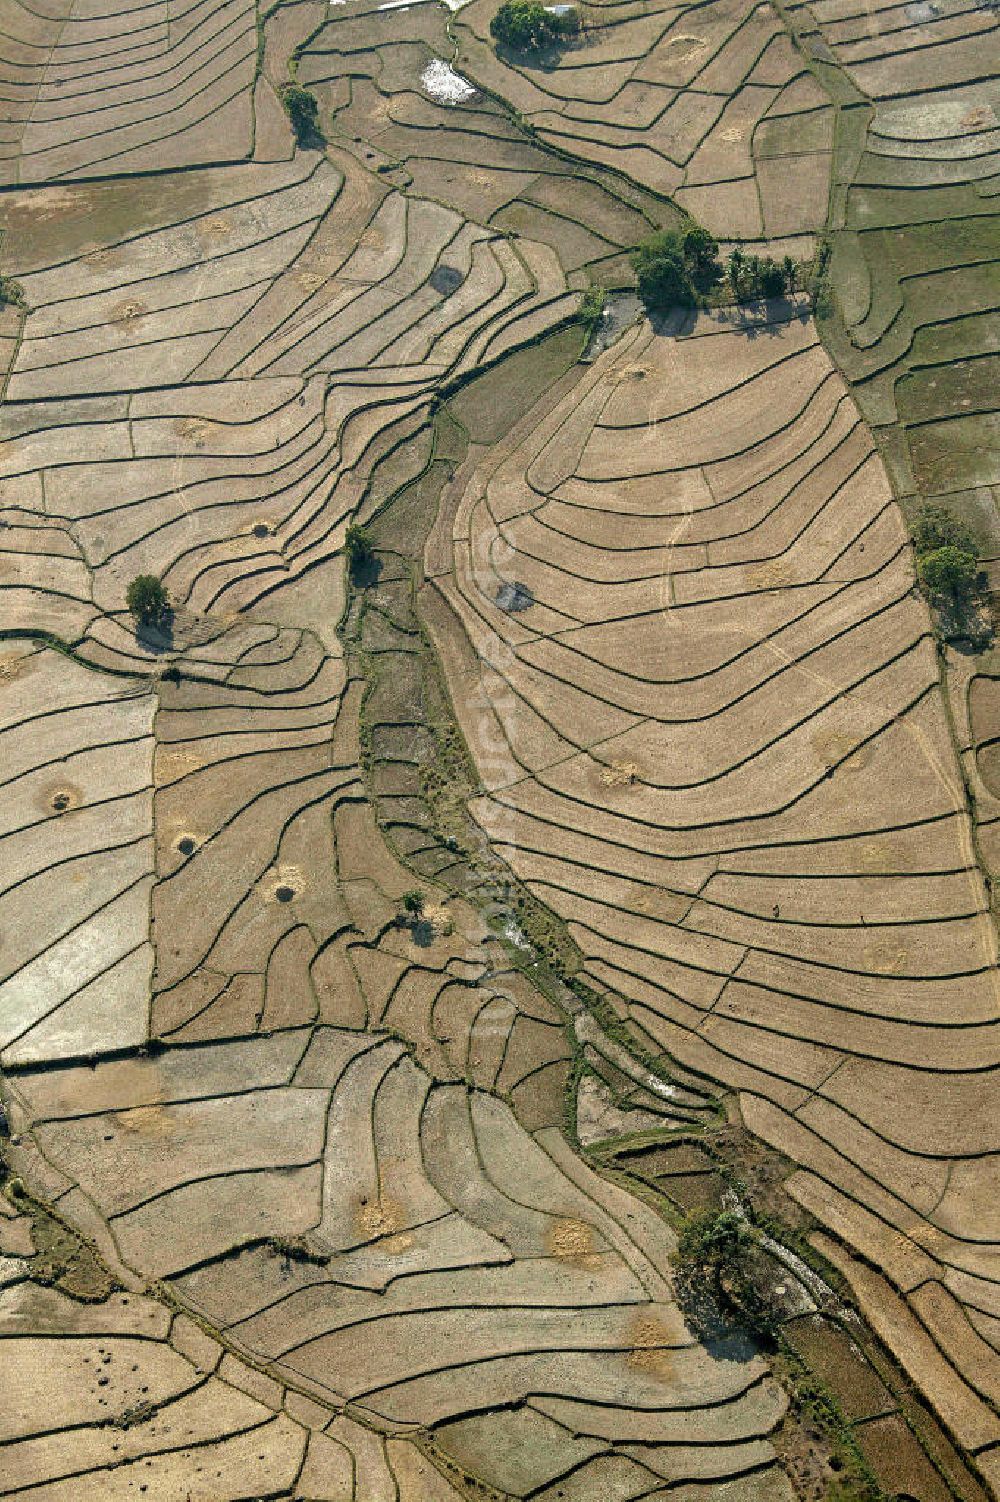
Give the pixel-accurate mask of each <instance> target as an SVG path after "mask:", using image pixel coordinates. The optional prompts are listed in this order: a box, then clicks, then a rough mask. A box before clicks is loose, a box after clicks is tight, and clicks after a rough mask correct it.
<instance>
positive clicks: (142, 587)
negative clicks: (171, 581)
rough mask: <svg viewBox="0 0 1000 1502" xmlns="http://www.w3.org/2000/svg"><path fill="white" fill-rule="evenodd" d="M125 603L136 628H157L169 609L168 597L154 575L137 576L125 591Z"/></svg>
mask: <svg viewBox="0 0 1000 1502" xmlns="http://www.w3.org/2000/svg"><path fill="white" fill-rule="evenodd" d="M125 603H126V605H127V606H128V608H129V610H130V612H131V613H132V615H133V617H134V618H135V623H136V625H137V626H159V625H160V624H161V622H162V621H163V619H164V617H165V616H166V615H167V612H168V611H169V609H170V596H169V595H168V594H167V591H166V590H165V589H164V587H163V585H162V583H161V582H160V580H159V579H158V578H157V577H156V575H155V574H137V575H136V577H135V578H134V579H133V580H132V582H131V584H130V585H129V587H128V589H127V590H126V591H125Z"/></svg>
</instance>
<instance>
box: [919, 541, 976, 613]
mask: <svg viewBox="0 0 1000 1502" xmlns="http://www.w3.org/2000/svg"><path fill="white" fill-rule="evenodd" d="M978 571H979V566H978V564H977V562H976V559H975V555H974V554H972V553H967V552H966V551H965V549H964V548H956V547H953V546H952V545H951V544H948V545H947V546H945V547H943V548H935V549H934V550H933V552H930V553H924V554H922V555H921V556H920V557H919V558H918V559H917V573H918V575H919V577H920V582H921V584H923V585H924V586H925V587H926V588H927V589H928V590H930V592H931V594H933V595H944V596H946V597H949V598H951V599H952V600H956V601H957V600H966V599H968V598H969V596H970V595H972V594H974V593H975V589H976V577H977V574H978Z"/></svg>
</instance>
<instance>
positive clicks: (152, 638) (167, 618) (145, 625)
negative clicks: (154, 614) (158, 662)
mask: <svg viewBox="0 0 1000 1502" xmlns="http://www.w3.org/2000/svg"><path fill="white" fill-rule="evenodd" d="M135 639H136V641H137V642H138V643H139V645H140V646H142V647H145V649H146V651H147V652H153V653H155V654H156V656H157V657H159V656H162V654H163V653H164V652H173V651H174V612H173V611H172V610H171V609H170V608H169V607H168V608H167V609H166V610H165V611H164V612H163V614H162V615H161V616H160V618H159V620H157V621H140V622H139V624H138V625H137V626H136V628H135Z"/></svg>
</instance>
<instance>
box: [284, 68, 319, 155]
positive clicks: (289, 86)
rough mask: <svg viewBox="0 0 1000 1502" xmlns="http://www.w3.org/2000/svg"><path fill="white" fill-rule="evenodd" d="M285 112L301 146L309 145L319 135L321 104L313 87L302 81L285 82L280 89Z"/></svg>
mask: <svg viewBox="0 0 1000 1502" xmlns="http://www.w3.org/2000/svg"><path fill="white" fill-rule="evenodd" d="M280 93H281V102H282V104H283V105H284V107H285V114H286V115H287V116H288V118H289V120H290V121H291V122H292V129H293V130H294V132H295V139H296V140H297V141H298V143H299V145H300V146H308V145H309V144H310V143H311V142H312V141H314V140H315V139H316V137H317V136H318V135H319V133H320V131H319V105H318V104H317V103H316V95H315V94H314V93H313V92H312V90H311V89H304V88H303V87H302V85H301V84H300V83H283V84H282V85H281V89H280Z"/></svg>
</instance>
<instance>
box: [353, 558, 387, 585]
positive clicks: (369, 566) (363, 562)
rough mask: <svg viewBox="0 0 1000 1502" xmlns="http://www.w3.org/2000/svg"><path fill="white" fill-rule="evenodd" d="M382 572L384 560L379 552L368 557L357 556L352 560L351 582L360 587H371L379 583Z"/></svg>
mask: <svg viewBox="0 0 1000 1502" xmlns="http://www.w3.org/2000/svg"><path fill="white" fill-rule="evenodd" d="M381 573H382V560H381V558H380V557H379V556H378V554H377V553H372V554H370V555H369V556H368V557H367V558H355V559H353V560H352V562H351V583H352V584H355V585H356V586H357V587H358V589H370V588H371V586H372V585H373V584H377V583H378V581H379V576H380V574H381Z"/></svg>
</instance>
